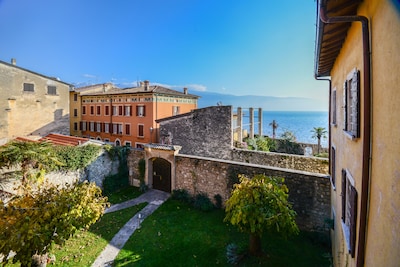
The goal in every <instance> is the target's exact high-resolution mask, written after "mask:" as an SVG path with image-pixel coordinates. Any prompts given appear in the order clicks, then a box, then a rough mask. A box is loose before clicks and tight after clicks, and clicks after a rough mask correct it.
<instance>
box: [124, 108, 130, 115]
mask: <svg viewBox="0 0 400 267" xmlns="http://www.w3.org/2000/svg"><path fill="white" fill-rule="evenodd" d="M124 109H125V110H124V113H125V116H132V111H131V106H124Z"/></svg>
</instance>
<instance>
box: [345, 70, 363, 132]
mask: <svg viewBox="0 0 400 267" xmlns="http://www.w3.org/2000/svg"><path fill="white" fill-rule="evenodd" d="M359 78H360V72H359V71H356V70H354V71H353V72H352V73H351V74H349V76H348V78H347V80H346V82H345V83H344V88H343V92H344V94H343V98H344V99H343V103H344V130H345V131H346V132H347V133H348V134H349V135H350V136H351V137H352V138H358V137H360V123H359V122H360V103H359V99H360V82H359V80H360V79H359Z"/></svg>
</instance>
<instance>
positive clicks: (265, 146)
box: [245, 136, 272, 152]
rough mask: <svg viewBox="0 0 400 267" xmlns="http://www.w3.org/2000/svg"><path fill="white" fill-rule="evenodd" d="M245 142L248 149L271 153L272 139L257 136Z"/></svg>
mask: <svg viewBox="0 0 400 267" xmlns="http://www.w3.org/2000/svg"><path fill="white" fill-rule="evenodd" d="M245 141H246V143H247V149H249V150H258V151H265V152H269V151H270V146H271V143H272V140H271V139H269V138H268V137H264V136H257V137H256V138H247V139H246V140H245Z"/></svg>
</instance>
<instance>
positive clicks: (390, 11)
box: [365, 0, 400, 266]
mask: <svg viewBox="0 0 400 267" xmlns="http://www.w3.org/2000/svg"><path fill="white" fill-rule="evenodd" d="M367 9H368V12H370V14H371V32H372V79H371V81H372V88H373V93H372V95H373V102H372V125H373V132H372V168H371V171H372V176H371V187H370V202H369V203H370V206H369V216H368V225H367V226H368V232H367V243H366V261H365V263H366V265H365V266H400V75H399V71H400V10H399V9H395V8H394V7H393V6H392V3H391V2H390V1H377V0H376V1H371V4H370V5H369V6H367Z"/></svg>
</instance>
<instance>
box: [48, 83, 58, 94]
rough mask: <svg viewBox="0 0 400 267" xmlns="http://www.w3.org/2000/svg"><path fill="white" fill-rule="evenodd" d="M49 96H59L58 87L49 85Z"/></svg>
mask: <svg viewBox="0 0 400 267" xmlns="http://www.w3.org/2000/svg"><path fill="white" fill-rule="evenodd" d="M47 94H48V95H57V87H56V86H52V85H48V86H47Z"/></svg>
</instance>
